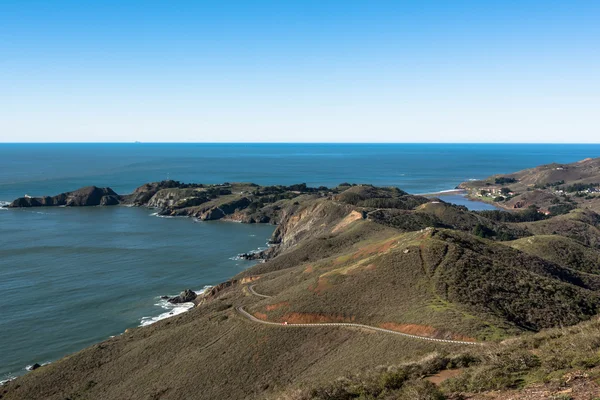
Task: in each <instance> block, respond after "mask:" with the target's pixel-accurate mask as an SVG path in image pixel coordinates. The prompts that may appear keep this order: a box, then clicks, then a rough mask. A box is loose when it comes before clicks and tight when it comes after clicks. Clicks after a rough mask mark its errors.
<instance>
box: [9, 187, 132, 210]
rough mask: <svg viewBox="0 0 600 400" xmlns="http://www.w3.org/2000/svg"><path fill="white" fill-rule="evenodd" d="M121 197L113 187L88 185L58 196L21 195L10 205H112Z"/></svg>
mask: <svg viewBox="0 0 600 400" xmlns="http://www.w3.org/2000/svg"><path fill="white" fill-rule="evenodd" d="M120 202H121V201H120V197H119V195H118V194H117V193H115V191H114V190H112V189H111V188H99V187H96V186H87V187H84V188H81V189H78V190H75V191H73V192H67V193H61V194H59V195H57V196H52V197H50V196H45V197H30V196H26V197H20V198H18V199H16V200H15V201H13V202H12V203H10V205H9V207H12V208H18V207H48V206H67V207H83V206H101V205H102V206H112V205H117V204H120Z"/></svg>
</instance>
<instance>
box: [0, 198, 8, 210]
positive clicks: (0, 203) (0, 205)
mask: <svg viewBox="0 0 600 400" xmlns="http://www.w3.org/2000/svg"><path fill="white" fill-rule="evenodd" d="M9 204H10V201H2V200H0V209H2V210H7V208H6V207H8V205H9Z"/></svg>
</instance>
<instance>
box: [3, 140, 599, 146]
mask: <svg viewBox="0 0 600 400" xmlns="http://www.w3.org/2000/svg"><path fill="white" fill-rule="evenodd" d="M11 144H137V145H144V144H207V145H227V144H252V145H261V144H265V145H268V144H289V145H306V144H316V145H361V144H363V145H364V144H367V145H376V144H381V145H383V144H406V145H413V144H414V145H418V144H432V145H433V144H450V145H458V144H475V145H586V144H587V145H600V142H153V141H149V142H142V141H133V142H131V141H126V142H59V141H57V142H0V145H11Z"/></svg>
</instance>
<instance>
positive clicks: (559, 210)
mask: <svg viewBox="0 0 600 400" xmlns="http://www.w3.org/2000/svg"><path fill="white" fill-rule="evenodd" d="M574 209H575V206H574V205H572V204H565V203H562V204H557V205H554V206H550V207H549V208H548V211H550V213H551V214H552V215H561V214H567V213H568V212H569V211H571V210H574Z"/></svg>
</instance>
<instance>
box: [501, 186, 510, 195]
mask: <svg viewBox="0 0 600 400" xmlns="http://www.w3.org/2000/svg"><path fill="white" fill-rule="evenodd" d="M510 192H511V190H510V189H509V188H507V187H503V188H502V189H500V193H502V195H504V196H508V194H509V193H510Z"/></svg>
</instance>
